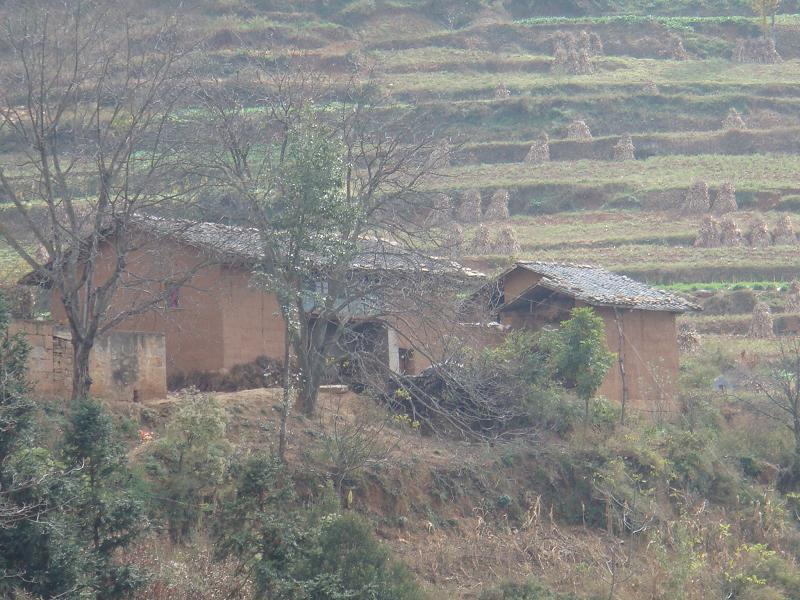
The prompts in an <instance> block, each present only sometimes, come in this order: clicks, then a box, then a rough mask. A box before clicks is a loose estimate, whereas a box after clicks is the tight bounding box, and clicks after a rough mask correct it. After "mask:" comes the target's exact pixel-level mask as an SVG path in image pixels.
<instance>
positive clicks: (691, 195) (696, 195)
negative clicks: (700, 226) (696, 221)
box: [683, 181, 711, 215]
mask: <svg viewBox="0 0 800 600" xmlns="http://www.w3.org/2000/svg"><path fill="white" fill-rule="evenodd" d="M710 208H711V198H710V196H709V193H708V184H707V183H706V182H705V181H695V182H694V184H692V187H691V188H689V191H688V192H686V196H684V199H683V213H684V214H687V215H702V214H705V213H707V212H708V211H709V209H710Z"/></svg>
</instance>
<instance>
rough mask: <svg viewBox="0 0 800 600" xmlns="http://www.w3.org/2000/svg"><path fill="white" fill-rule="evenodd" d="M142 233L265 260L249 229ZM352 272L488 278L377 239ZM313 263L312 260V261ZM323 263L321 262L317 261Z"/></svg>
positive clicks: (176, 223)
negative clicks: (399, 272) (415, 273)
mask: <svg viewBox="0 0 800 600" xmlns="http://www.w3.org/2000/svg"><path fill="white" fill-rule="evenodd" d="M136 223H137V225H138V226H139V227H141V228H143V229H146V230H148V231H151V232H155V233H156V234H157V235H164V236H167V237H170V238H172V239H177V240H180V241H182V242H183V243H185V244H188V245H190V246H193V247H195V248H198V249H200V250H203V251H207V252H211V253H214V254H215V255H217V256H219V257H220V258H221V259H223V260H225V261H229V262H243V263H252V262H255V261H258V260H259V259H260V258H261V257H262V256H263V253H262V248H261V242H260V239H259V234H258V230H256V229H253V228H248V227H237V226H233V225H223V224H221V223H206V222H196V221H188V220H183V219H160V218H156V217H137V222H136ZM359 246H360V247H359V253H358V254H357V255H356V256H355V258H354V260H353V263H352V268H353V269H363V270H368V271H379V270H384V271H395V272H398V271H404V272H429V273H439V274H443V275H444V274H450V275H460V276H463V277H470V278H473V277H474V278H483V277H485V275H484V274H483V273H480V272H478V271H474V270H472V269H469V268H468V267H465V266H463V265H461V264H459V263H457V262H455V261H452V260H450V259H447V258H439V257H435V256H427V255H425V254H422V253H419V252H416V251H413V250H410V249H407V248H404V247H403V246H401V245H400V244H398V243H396V242H393V241H389V240H385V239H381V238H376V237H363V238H361V239H360V241H359ZM312 259H313V258H312ZM316 260H319V262H320V263H323V262H324V260H323V259H322V258H317V259H316Z"/></svg>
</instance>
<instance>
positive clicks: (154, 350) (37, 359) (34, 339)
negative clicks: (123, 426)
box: [9, 320, 167, 401]
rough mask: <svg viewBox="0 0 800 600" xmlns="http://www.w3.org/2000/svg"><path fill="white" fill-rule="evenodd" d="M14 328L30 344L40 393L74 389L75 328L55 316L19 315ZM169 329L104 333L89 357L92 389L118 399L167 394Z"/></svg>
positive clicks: (55, 394) (65, 392)
mask: <svg viewBox="0 0 800 600" xmlns="http://www.w3.org/2000/svg"><path fill="white" fill-rule="evenodd" d="M9 333H10V334H12V335H13V334H16V333H23V334H25V337H26V339H27V341H28V343H29V344H30V347H31V352H30V357H29V359H28V369H29V377H30V380H31V383H32V384H33V388H34V393H35V394H36V395H37V396H41V397H47V398H68V397H69V396H70V394H71V392H72V345H71V335H70V332H69V331H68V330H67V329H66V328H65V327H63V326H61V325H58V324H56V323H53V322H42V321H22V320H15V321H12V322H11V326H10V327H9ZM164 358H165V344H164V336H163V334H157V333H142V332H123V331H114V332H111V333H109V334H106V335H104V336H101V337H100V338H98V340H97V342H96V343H95V346H94V348H93V349H92V353H91V355H90V358H89V360H90V362H89V375H90V376H91V378H92V381H93V383H92V388H91V394H92V396H94V397H97V398H104V399H108V400H118V401H132V400H134V398H136V399H137V400H150V399H160V398H165V397H166V395H167V374H166V368H165V360H164Z"/></svg>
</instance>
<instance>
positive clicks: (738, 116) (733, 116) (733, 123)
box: [722, 108, 747, 129]
mask: <svg viewBox="0 0 800 600" xmlns="http://www.w3.org/2000/svg"><path fill="white" fill-rule="evenodd" d="M722 128H723V129H747V123H745V122H744V118H743V117H742V113H740V112H739V111H738V110H736V109H735V108H731V109H730V110H729V111H728V114H727V116H726V117H725V119H724V120H723V121H722Z"/></svg>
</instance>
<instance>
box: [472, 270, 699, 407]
mask: <svg viewBox="0 0 800 600" xmlns="http://www.w3.org/2000/svg"><path fill="white" fill-rule="evenodd" d="M478 297H480V298H481V301H482V302H488V305H489V311H490V315H491V317H492V318H495V319H496V320H497V321H499V322H500V323H501V324H502V325H504V326H506V327H508V328H510V329H512V330H513V329H522V328H525V329H532V330H538V329H541V328H543V327H547V326H557V325H558V324H559V323H561V322H562V321H564V320H566V319H568V318H569V316H570V312H571V311H572V309H573V308H580V307H585V306H590V307H592V308H594V310H595V311H596V313H597V314H598V315H599V316H600V317H602V319H603V321H604V323H605V332H606V342H607V344H608V347H609V349H610V350H611V351H612V352H615V353H616V354H617V363H616V365H615V366H614V367H613V368H612V369H611V370H610V371H609V372H608V375H607V376H606V379H605V381H604V382H603V384H602V386H601V388H600V390H599V394H601V395H603V396H606V397H607V398H609V399H612V400H617V401H619V402H622V401H623V400H624V401H625V402H626V407H630V408H632V409H638V410H644V411H650V410H656V408H654V407H656V406H659V407H663V406H664V403H665V402H669V401H670V400H671V399H672V396H673V394H674V391H675V382H676V380H677V376H678V340H677V328H676V323H675V319H676V316H677V315H679V314H681V313H684V312H687V311H691V310H698V309H699V307H697V306H696V305H694V304H692V303H691V302H688V301H686V300H684V299H683V298H680V297H678V296H676V295H674V294H669V293H667V292H664V291H662V290H658V289H655V288H652V287H650V286H648V285H645V284H643V283H640V282H638V281H634V280H633V279H630V278H628V277H625V276H622V275H617V274H615V273H611V272H609V271H606V270H605V269H602V268H600V267H596V266H589V265H576V264H556V263H545V262H517V263H516V264H515V265H514V266H512V267H511V268H509V269H507V270H506V271H505V272H503V273H502V274H501V275H499V276H498V277H497V278H496V279H494V280H492V281H491V282H490V283H489V284H487V285H486V286H485V287H484V288H482V290H481V292H480V293H479V295H478ZM657 403H661V404H657Z"/></svg>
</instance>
